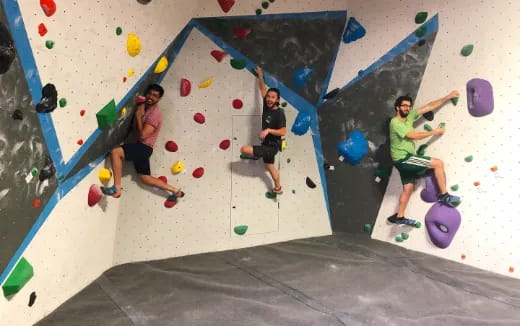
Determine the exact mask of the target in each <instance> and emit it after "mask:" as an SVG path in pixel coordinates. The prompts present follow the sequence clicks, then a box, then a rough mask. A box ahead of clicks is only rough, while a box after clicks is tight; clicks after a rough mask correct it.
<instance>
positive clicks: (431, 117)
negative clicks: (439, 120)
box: [422, 111, 433, 121]
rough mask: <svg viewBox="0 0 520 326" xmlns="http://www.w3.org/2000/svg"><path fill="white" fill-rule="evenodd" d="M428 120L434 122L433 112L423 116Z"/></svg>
mask: <svg viewBox="0 0 520 326" xmlns="http://www.w3.org/2000/svg"><path fill="white" fill-rule="evenodd" d="M422 116H423V117H424V118H425V119H426V120H428V121H433V112H432V111H428V112H426V113H424V114H423V115H422Z"/></svg>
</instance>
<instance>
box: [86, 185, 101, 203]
mask: <svg viewBox="0 0 520 326" xmlns="http://www.w3.org/2000/svg"><path fill="white" fill-rule="evenodd" d="M101 198H103V192H101V188H100V187H99V186H98V185H91V186H90V188H89V190H88V205H89V206H90V207H92V206H94V205H96V204H97V203H98V202H99V201H100V200H101Z"/></svg>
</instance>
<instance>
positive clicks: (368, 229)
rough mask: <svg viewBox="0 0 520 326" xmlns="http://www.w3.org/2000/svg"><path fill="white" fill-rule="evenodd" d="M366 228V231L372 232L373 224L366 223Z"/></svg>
mask: <svg viewBox="0 0 520 326" xmlns="http://www.w3.org/2000/svg"><path fill="white" fill-rule="evenodd" d="M364 230H365V232H370V231H372V225H370V224H368V223H367V224H365V226H364Z"/></svg>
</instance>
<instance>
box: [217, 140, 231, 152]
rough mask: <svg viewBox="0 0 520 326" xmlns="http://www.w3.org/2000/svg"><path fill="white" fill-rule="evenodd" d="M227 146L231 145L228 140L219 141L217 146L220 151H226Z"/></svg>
mask: <svg viewBox="0 0 520 326" xmlns="http://www.w3.org/2000/svg"><path fill="white" fill-rule="evenodd" d="M229 145H231V141H230V140H229V139H225V140H223V141H221V142H220V144H219V145H218V146H219V147H220V149H223V150H226V149H228V148H229Z"/></svg>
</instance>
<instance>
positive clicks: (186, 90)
mask: <svg viewBox="0 0 520 326" xmlns="http://www.w3.org/2000/svg"><path fill="white" fill-rule="evenodd" d="M190 92H191V82H190V81H189V80H187V79H186V78H182V79H181V96H188V95H190Z"/></svg>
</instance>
